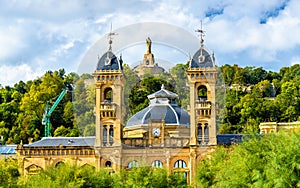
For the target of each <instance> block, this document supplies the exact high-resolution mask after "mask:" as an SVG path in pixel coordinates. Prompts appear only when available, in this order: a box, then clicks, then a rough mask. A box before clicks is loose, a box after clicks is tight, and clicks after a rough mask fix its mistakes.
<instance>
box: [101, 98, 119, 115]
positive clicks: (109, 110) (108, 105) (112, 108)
mask: <svg viewBox="0 0 300 188" xmlns="http://www.w3.org/2000/svg"><path fill="white" fill-rule="evenodd" d="M116 106H117V105H116V104H114V103H112V102H102V103H101V104H100V116H101V117H102V118H105V117H116Z"/></svg>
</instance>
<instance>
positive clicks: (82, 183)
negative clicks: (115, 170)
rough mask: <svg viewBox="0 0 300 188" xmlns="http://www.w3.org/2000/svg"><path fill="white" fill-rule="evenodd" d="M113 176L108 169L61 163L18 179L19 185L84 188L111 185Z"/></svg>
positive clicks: (33, 187)
mask: <svg viewBox="0 0 300 188" xmlns="http://www.w3.org/2000/svg"><path fill="white" fill-rule="evenodd" d="M112 185H113V177H112V176H111V175H109V173H108V171H106V170H103V169H100V170H95V169H94V168H93V167H91V166H88V165H84V166H82V167H78V166H74V165H69V164H62V165H59V166H57V167H49V168H47V169H45V170H43V171H41V172H40V173H39V174H37V175H32V176H29V178H28V179H25V180H24V179H20V180H19V186H20V187H28V188H30V187H32V188H36V187H45V188H46V187H49V188H52V187H57V188H60V187H61V188H68V187H70V188H76V187H78V188H81V187H82V188H84V187H112Z"/></svg>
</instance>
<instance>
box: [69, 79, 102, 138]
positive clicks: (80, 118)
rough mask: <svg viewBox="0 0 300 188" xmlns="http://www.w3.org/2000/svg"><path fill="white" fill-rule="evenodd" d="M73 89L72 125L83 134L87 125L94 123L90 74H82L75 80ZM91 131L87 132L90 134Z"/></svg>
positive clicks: (93, 96) (92, 89) (93, 94)
mask: <svg viewBox="0 0 300 188" xmlns="http://www.w3.org/2000/svg"><path fill="white" fill-rule="evenodd" d="M75 86H76V87H75V89H74V100H73V108H74V114H75V115H74V121H73V122H74V125H76V127H78V130H79V132H80V134H81V135H84V134H85V133H84V132H85V128H86V126H87V125H91V126H93V125H94V124H95V115H94V106H95V101H96V98H95V97H96V96H95V85H94V80H93V79H91V75H88V74H83V75H82V76H81V77H80V78H79V79H78V80H77V81H76V82H75ZM90 133H91V132H89V134H90Z"/></svg>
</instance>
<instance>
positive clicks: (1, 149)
mask: <svg viewBox="0 0 300 188" xmlns="http://www.w3.org/2000/svg"><path fill="white" fill-rule="evenodd" d="M16 148H17V145H2V146H0V155H11V154H16V152H15V149H16Z"/></svg>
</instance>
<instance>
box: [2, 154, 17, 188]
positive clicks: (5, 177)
mask: <svg viewBox="0 0 300 188" xmlns="http://www.w3.org/2000/svg"><path fill="white" fill-rule="evenodd" d="M19 176H20V174H19V171H18V164H17V160H15V159H12V158H1V159H0V187H5V188H10V187H17V185H16V182H17V180H18V177H19Z"/></svg>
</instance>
